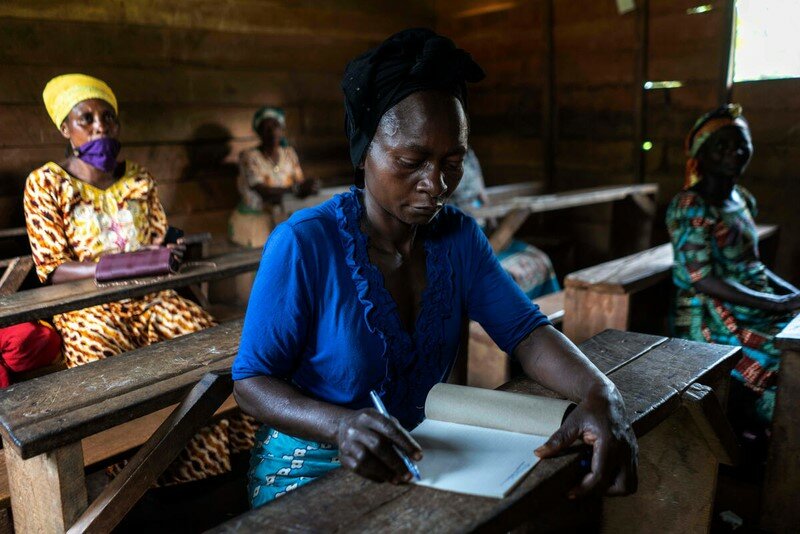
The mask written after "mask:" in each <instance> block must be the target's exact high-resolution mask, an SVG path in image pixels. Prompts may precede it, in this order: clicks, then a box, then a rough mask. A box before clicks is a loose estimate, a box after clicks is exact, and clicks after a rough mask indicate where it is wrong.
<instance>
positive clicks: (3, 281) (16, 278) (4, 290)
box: [0, 256, 33, 296]
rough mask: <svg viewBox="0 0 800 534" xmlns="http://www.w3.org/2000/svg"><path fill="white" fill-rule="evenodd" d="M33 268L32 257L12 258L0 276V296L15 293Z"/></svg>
mask: <svg viewBox="0 0 800 534" xmlns="http://www.w3.org/2000/svg"><path fill="white" fill-rule="evenodd" d="M32 268H33V258H31V257H30V256H21V257H17V258H12V259H11V260H9V261H8V264H7V265H6V266H5V272H4V273H3V275H2V276H0V296H3V295H10V294H12V293H16V292H17V290H18V289H19V287H20V286H21V285H22V282H24V281H25V278H26V277H27V276H28V273H30V272H31V269H32Z"/></svg>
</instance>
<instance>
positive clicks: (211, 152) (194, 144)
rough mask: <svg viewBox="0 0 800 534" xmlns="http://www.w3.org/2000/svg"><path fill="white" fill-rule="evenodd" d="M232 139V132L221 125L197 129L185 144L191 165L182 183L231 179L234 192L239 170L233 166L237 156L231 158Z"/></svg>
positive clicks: (183, 174) (185, 169)
mask: <svg viewBox="0 0 800 534" xmlns="http://www.w3.org/2000/svg"><path fill="white" fill-rule="evenodd" d="M232 139H233V136H232V135H231V132H230V130H228V129H227V128H225V127H224V126H222V125H220V124H215V123H206V124H202V125H200V126H198V127H197V129H196V130H195V131H194V132H193V133H192V137H191V138H190V139H189V140H188V142H187V144H186V156H187V161H188V163H187V166H186V168H184V170H183V172H182V173H181V178H180V181H182V182H184V181H194V180H207V179H214V180H226V179H231V187H232V188H233V189H234V190H235V189H236V176H237V174H238V172H239V167H238V165H237V164H236V163H234V162H235V161H236V158H237V157H238V154H233V157H231V151H232V150H233V145H232Z"/></svg>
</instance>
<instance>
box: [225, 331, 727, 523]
mask: <svg viewBox="0 0 800 534" xmlns="http://www.w3.org/2000/svg"><path fill="white" fill-rule="evenodd" d="M580 347H581V349H582V350H583V351H584V353H586V355H587V356H588V357H589V358H590V359H591V360H592V361H593V362H594V363H595V365H597V366H598V367H599V368H600V369H601V370H602V371H603V372H604V373H606V374H607V375H608V376H609V377H610V378H611V379H612V380H613V381H614V383H615V384H617V386H618V387H619V389H620V391H621V392H622V394H623V396H624V398H625V402H626V406H627V409H628V414H629V416H630V417H631V419H632V421H633V426H634V430H635V431H636V433H637V435H642V434H644V433H646V432H647V431H649V430H650V429H651V428H653V427H654V426H656V425H657V424H658V423H660V422H661V421H663V420H664V419H665V418H666V417H668V416H669V415H670V414H671V413H672V412H673V411H675V410H676V409H678V408H679V407H680V405H681V400H680V396H681V394H682V393H683V392H684V391H686V390H687V388H688V387H689V386H690V385H691V384H692V383H694V382H697V381H712V380H715V379H717V378H718V377H721V376H724V375H726V374H727V373H729V372H730V368H731V367H732V366H733V363H734V360H735V358H736V356H737V355H738V353H739V351H740V349H739V348H738V347H728V346H722V345H708V344H700V343H694V342H691V341H685V340H679V339H669V338H664V337H658V336H650V335H644V334H633V333H625V332H619V331H616V330H606V331H605V332H602V333H600V334H598V335H597V336H595V337H593V338H591V339H589V340H587V341H585V342H584V343H582V344H581V345H580ZM501 389H505V390H507V391H513V392H517V393H529V394H531V393H535V394H551V395H552V393H549V392H547V391H546V390H544V389H543V388H541V386H538V385H537V384H535V383H533V382H532V381H531V380H529V379H517V380H514V381H512V382H509V383H508V384H505V385H504V386H502V387H501ZM579 477H580V471H579V462H578V455H577V453H573V454H568V455H565V456H561V457H559V458H555V459H550V460H543V461H541V462H539V464H538V465H537V466H536V467H535V468H534V469H533V471H531V473H530V474H529V475H528V476H527V477H526V478H525V479H524V481H523V482H522V483H521V484H520V485H519V486H518V487H517V488H516V489H515V490H514V491H513V492H512V493H511V494H510V495H509V496H507V497H506V498H504V499H490V498H485V497H475V496H469V495H459V494H455V493H448V492H443V491H437V490H433V489H430V488H423V487H419V486H413V485H401V486H392V485H390V484H376V483H373V482H370V481H368V480H366V479H363V478H361V477H359V476H357V475H355V474H354V473H352V472H349V471H347V470H345V469H338V470H336V471H333V472H331V473H329V474H328V475H326V476H324V477H322V478H321V479H320V480H318V481H316V482H314V483H311V484H308V485H306V486H303V487H301V488H299V489H297V490H295V491H293V492H292V493H290V494H288V495H286V496H284V497H281V498H280V499H277V500H276V501H274V502H272V503H270V504H268V505H266V506H264V507H262V508H259V509H257V510H252V511H250V512H247V513H245V514H243V515H241V516H239V517H237V518H234V519H232V520H230V521H228V522H226V523H224V524H222V525H220V526H219V527H217V528H216V529H214V530H213V532H218V533H223V532H224V533H230V532H262V531H269V532H331V531H339V532H343V531H346V532H429V531H433V532H465V531H474V530H492V531H497V532H505V531H507V530H509V529H510V528H513V527H514V526H515V525H518V524H520V523H521V522H522V521H524V520H526V519H530V518H531V517H535V515H536V514H537V513H545V512H546V511H547V508H548V506H549V505H550V504H551V503H553V500H552V499H553V498H554V496H559V497H560V498H563V495H564V494H565V493H566V491H567V490H568V489H569V488H570V487H571V486H572V485H574V484H575V483H576V482H577V480H578V479H579Z"/></svg>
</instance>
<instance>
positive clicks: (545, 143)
mask: <svg viewBox="0 0 800 534" xmlns="http://www.w3.org/2000/svg"><path fill="white" fill-rule="evenodd" d="M553 1H554V0H543V2H542V3H543V6H542V7H543V10H544V13H543V15H542V18H543V20H542V40H543V41H544V47H543V50H544V57H543V62H544V68H543V69H542V75H543V78H544V79H543V80H542V170H543V174H544V181H545V185H546V187H547V191H552V190H553V181H554V179H555V159H556V155H555V150H556V101H555V94H556V91H555V85H556V66H555V65H556V60H555V40H554V39H553V11H554V8H553Z"/></svg>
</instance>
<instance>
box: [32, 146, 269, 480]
mask: <svg viewBox="0 0 800 534" xmlns="http://www.w3.org/2000/svg"><path fill="white" fill-rule="evenodd" d="M24 209H25V221H26V225H27V229H28V237H29V239H30V243H31V251H32V255H33V259H34V262H35V264H36V273H37V275H38V276H39V279H40V280H41V281H42V282H46V281H47V279H48V278H49V277H50V275H51V274H52V272H53V271H54V270H55V269H56V268H57V267H58V266H59V265H61V264H62V263H64V262H67V261H97V260H98V259H99V258H100V257H101V256H102V255H103V254H114V253H120V252H132V251H135V250H137V249H139V248H141V247H142V246H146V245H150V244H157V243H160V241H161V239H162V238H163V236H164V234H165V233H166V229H167V218H166V215H165V214H164V209H163V207H162V206H161V202H160V201H159V199H158V193H157V190H156V183H155V180H154V179H153V177H152V176H151V175H150V173H149V172H147V170H146V169H144V168H143V167H139V166H138V165H136V164H135V163H131V162H126V172H125V174H124V175H123V176H122V177H121V178H120V179H119V180H117V181H116V182H115V183H114V184H113V185H111V186H110V187H109V188H108V189H105V190H102V189H98V188H96V187H94V186H92V185H91V184H88V183H86V182H83V181H81V180H79V179H77V178H75V177H73V176H71V175H69V174H68V173H67V172H66V171H65V170H64V169H62V168H61V167H60V166H58V165H56V164H55V163H48V164H46V165H44V166H43V167H41V168H39V169H37V170H35V171H33V172H32V173H31V174H30V176H28V180H27V182H26V185H25V198H24ZM53 322H54V324H55V326H56V329H57V330H58V331H59V333H60V334H61V337H62V340H63V353H64V359H65V361H66V364H67V367H76V366H78V365H84V364H86V363H90V362H93V361H97V360H100V359H103V358H108V357H111V356H115V355H117V354H120V353H122V352H126V351H129V350H133V349H136V348H139V347H143V346H146V345H150V344H152V343H157V342H159V341H163V340H166V339H172V338H174V337H177V336H181V335H184V334H189V333H192V332H197V331H198V330H202V329H204V328H208V327H210V326H213V325H214V324H215V323H214V319H213V318H212V317H211V316H210V315H209V314H208V313H206V312H205V311H204V310H203V309H202V308H200V307H199V306H197V305H196V304H194V303H193V302H190V301H188V300H185V299H183V298H181V297H180V296H179V295H178V294H177V293H176V292H175V291H171V290H170V291H160V292H158V293H154V294H151V295H146V296H144V297H140V298H135V299H125V300H122V301H119V302H111V303H108V304H102V305H99V306H93V307H90V308H85V309H82V310H76V311H71V312H67V313H63V314H60V315H56V316H55V317H54V318H53ZM255 427H256V424H255V422H254V421H253V420H252V419H251V418H249V417H247V416H244V415H242V414H236V415H233V416H231V417H229V418H227V419H223V420H221V421H219V422H217V423H215V424H213V425H209V426H207V427H204V428H203V429H202V430H201V431H200V432H198V434H197V435H196V436H195V437H194V438H192V440H191V441H190V442H189V445H188V446H187V447H186V449H185V450H184V451H183V452H181V454H180V455H179V457H178V458H177V459H176V460H175V462H173V464H172V465H171V466H170V467H169V468H168V469H167V471H166V472H165V473H164V474H163V475H162V476H161V479H160V480H159V483H160V484H161V485H169V484H174V483H180V482H186V481H189V480H198V479H201V478H207V477H209V476H213V475H218V474H221V473H225V472H227V471H230V466H231V462H230V456H231V454H232V453H235V452H240V451H246V450H249V449H250V447H252V445H253V435H254V434H255ZM123 465H124V463H123V464H117V465H115V466H112V467H111V468H110V470H109V472H110V473H112V474H114V473H116V472H118V471H119V470H121V469H122V466H123Z"/></svg>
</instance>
